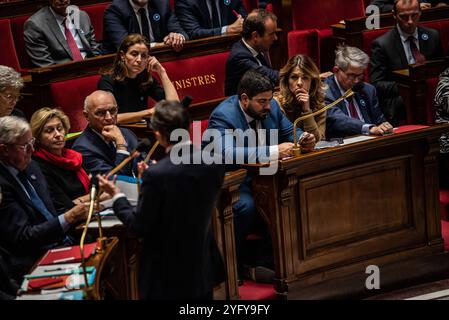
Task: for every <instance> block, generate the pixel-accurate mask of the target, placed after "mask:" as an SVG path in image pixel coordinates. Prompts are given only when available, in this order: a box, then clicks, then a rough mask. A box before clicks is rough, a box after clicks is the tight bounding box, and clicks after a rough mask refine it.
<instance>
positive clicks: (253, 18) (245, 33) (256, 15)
mask: <svg viewBox="0 0 449 320" xmlns="http://www.w3.org/2000/svg"><path fill="white" fill-rule="evenodd" d="M266 19H271V20H273V21H276V20H277V17H276V16H275V15H274V14H273V13H271V12H268V11H266V10H264V9H255V10H253V11H251V13H250V14H249V15H248V16H247V17H246V19H245V21H243V30H242V37H243V38H244V39H251V34H252V33H253V32H254V31H256V32H257V33H258V34H259V36H263V35H264V34H265V20H266Z"/></svg>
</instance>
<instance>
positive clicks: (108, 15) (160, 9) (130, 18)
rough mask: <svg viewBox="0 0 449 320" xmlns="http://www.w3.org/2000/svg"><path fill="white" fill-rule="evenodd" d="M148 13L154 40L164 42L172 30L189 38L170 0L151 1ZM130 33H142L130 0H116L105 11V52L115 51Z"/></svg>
mask: <svg viewBox="0 0 449 320" xmlns="http://www.w3.org/2000/svg"><path fill="white" fill-rule="evenodd" d="M147 10H148V15H149V18H150V23H151V29H152V31H153V36H154V40H155V41H156V42H162V41H163V39H164V37H165V36H167V35H168V34H169V33H170V32H177V33H181V34H182V35H184V37H185V38H186V40H188V39H189V37H188V36H187V33H186V32H184V30H183V29H182V28H181V26H180V24H179V22H178V19H177V18H176V16H175V14H174V13H173V12H172V11H171V9H170V3H169V1H168V0H158V1H149V2H148V6H147ZM130 33H139V34H140V33H141V32H140V27H139V22H138V21H137V18H136V15H135V13H134V10H133V8H132V7H131V4H130V3H129V0H114V1H112V3H111V5H110V6H109V7H108V8H107V9H106V11H105V13H104V35H103V49H104V51H105V53H109V52H115V51H117V49H118V47H119V46H120V44H121V43H122V41H123V39H125V37H126V36H127V35H128V34H130Z"/></svg>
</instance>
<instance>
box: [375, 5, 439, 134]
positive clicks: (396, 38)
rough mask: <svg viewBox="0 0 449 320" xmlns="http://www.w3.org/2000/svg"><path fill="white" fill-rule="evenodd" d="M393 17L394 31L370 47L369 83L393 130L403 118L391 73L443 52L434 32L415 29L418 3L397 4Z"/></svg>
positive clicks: (422, 28)
mask: <svg viewBox="0 0 449 320" xmlns="http://www.w3.org/2000/svg"><path fill="white" fill-rule="evenodd" d="M393 16H394V18H395V20H396V22H397V24H396V27H395V28H393V29H392V30H390V31H389V32H387V33H386V34H384V35H382V36H380V37H379V38H377V39H376V40H374V41H373V43H372V45H371V52H372V53H371V68H370V80H371V83H372V84H373V85H374V86H375V87H376V89H377V94H378V96H379V101H380V106H381V108H382V111H383V113H384V114H385V117H386V118H387V120H388V121H390V122H391V123H392V124H393V125H394V126H396V125H398V124H399V120H401V119H405V118H406V115H405V108H404V102H403V100H402V98H401V97H400V96H399V91H398V87H397V86H396V83H395V81H394V77H393V71H394V70H400V69H406V68H408V65H409V64H415V63H420V64H422V63H424V62H425V61H426V60H434V59H437V58H441V57H443V50H442V48H441V44H440V36H439V33H438V31H437V30H434V29H431V28H425V27H420V26H418V23H419V19H420V17H421V8H420V6H419V3H418V0H396V1H395V2H394V5H393Z"/></svg>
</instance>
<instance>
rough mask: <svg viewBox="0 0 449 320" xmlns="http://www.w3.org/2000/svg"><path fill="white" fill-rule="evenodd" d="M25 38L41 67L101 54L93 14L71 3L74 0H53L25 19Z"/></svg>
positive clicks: (29, 51)
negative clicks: (93, 23) (96, 38)
mask: <svg viewBox="0 0 449 320" xmlns="http://www.w3.org/2000/svg"><path fill="white" fill-rule="evenodd" d="M24 40H25V49H26V51H27V53H28V55H29V56H30V59H31V62H32V63H33V65H35V66H37V67H45V66H49V65H53V64H58V63H64V62H68V61H79V60H82V59H84V58H86V57H93V56H96V55H99V54H100V48H99V44H98V43H97V41H96V40H95V32H94V29H93V27H92V24H91V22H90V19H89V16H88V15H87V13H86V12H84V11H81V10H79V8H78V7H76V6H71V5H70V0H49V6H47V7H44V8H42V9H40V10H39V11H38V12H36V13H35V14H33V15H32V16H31V17H30V18H29V19H28V20H27V21H26V22H25V26H24Z"/></svg>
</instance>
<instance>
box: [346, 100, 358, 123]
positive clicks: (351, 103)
mask: <svg viewBox="0 0 449 320" xmlns="http://www.w3.org/2000/svg"><path fill="white" fill-rule="evenodd" d="M347 100H348V109H349V116H350V117H351V118H354V119H359V115H358V114H357V110H356V109H355V105H354V99H353V98H348V99H347Z"/></svg>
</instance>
